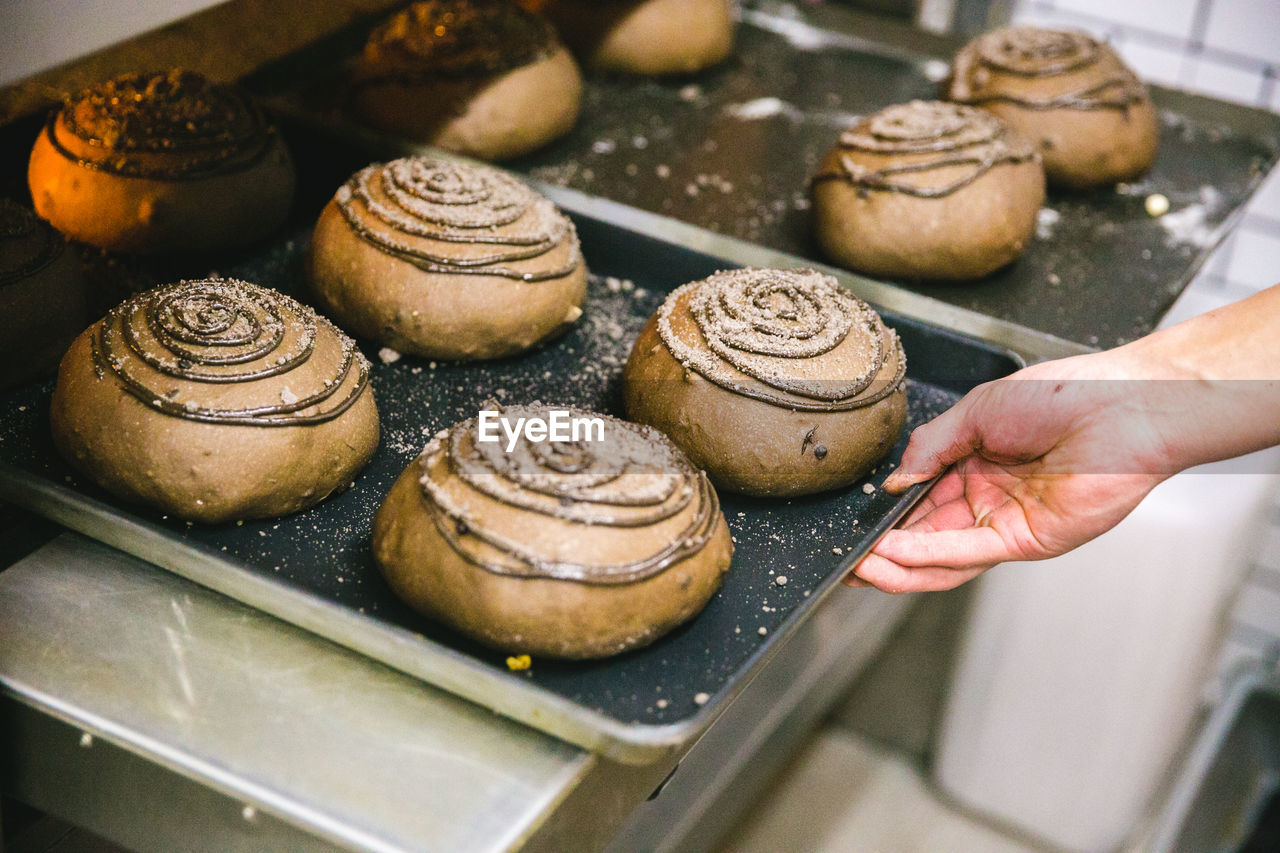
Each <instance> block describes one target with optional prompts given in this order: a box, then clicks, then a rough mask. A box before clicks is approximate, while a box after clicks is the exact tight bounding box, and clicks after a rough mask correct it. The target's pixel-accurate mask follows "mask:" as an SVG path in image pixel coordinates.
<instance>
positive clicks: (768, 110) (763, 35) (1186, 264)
mask: <svg viewBox="0 0 1280 853" xmlns="http://www.w3.org/2000/svg"><path fill="white" fill-rule="evenodd" d="M741 18H742V26H740V27H739V30H738V44H737V49H736V50H735V53H734V56H733V57H732V58H731V59H730V60H729V61H728V62H726V63H724V64H722V65H720V66H718V67H716V68H713V69H710V70H709V71H707V72H705V73H703V74H700V75H697V76H693V77H687V78H676V79H671V80H661V81H655V80H644V79H626V78H618V77H595V78H592V79H590V80H588V82H587V86H586V91H585V96H584V101H583V109H582V115H581V117H580V118H579V120H578V124H577V126H576V127H575V128H574V130H573V131H572V132H571V133H570V134H569V135H568V136H566V137H564V138H563V139H561V140H559V141H557V142H555V143H553V144H551V145H549V146H547V147H546V148H544V149H542V150H541V151H538V152H536V153H534V154H533V155H530V156H527V157H524V158H521V159H519V160H516V161H514V162H512V163H510V164H508V165H509V166H510V167H511V168H513V169H515V170H517V171H520V172H523V173H525V174H527V175H529V176H531V177H533V178H536V179H538V180H540V181H543V182H546V183H550V184H555V185H559V186H564V187H569V188H572V189H575V190H578V191H581V192H584V193H587V194H589V195H591V196H594V197H603V198H608V199H612V200H614V201H617V202H621V203H623V204H626V205H630V206H633V207H637V208H640V209H642V210H646V211H650V212H654V213H659V214H663V215H666V216H669V217H674V218H675V219H678V220H681V221H683V222H688V223H692V224H695V225H698V226H700V227H703V228H706V229H709V230H711V231H714V232H717V233H720V234H723V235H726V236H730V237H735V238H739V239H741V240H745V241H747V242H749V243H753V244H757V245H760V246H765V247H769V248H772V249H775V250H778V251H781V252H785V253H789V254H792V255H797V256H801V257H806V258H811V259H821V254H820V253H819V251H818V249H817V247H816V245H815V244H814V241H813V239H812V236H811V231H812V229H811V227H810V213H809V211H808V208H807V205H808V197H807V195H808V194H807V182H808V180H809V177H810V176H811V175H812V174H813V173H814V171H815V168H816V165H817V163H818V161H819V160H820V159H821V157H822V156H823V155H824V154H825V153H826V152H827V150H828V149H830V148H831V146H832V145H834V144H835V142H836V140H837V137H838V136H839V133H840V131H841V130H842V129H843V128H844V127H846V126H848V125H849V124H851V123H852V122H853V121H854V120H855V119H856V117H857V116H859V115H861V114H865V113H869V112H874V111H875V110H878V109H880V108H882V107H884V106H887V105H888V104H892V103H897V102H901V101H907V100H911V99H913V98H932V97H936V95H937V92H938V81H939V80H941V79H942V78H943V77H944V76H945V74H946V73H947V64H946V62H945V61H942V60H943V59H944V58H949V57H950V55H951V53H952V52H953V51H954V49H955V48H956V47H958V43H956V42H951V41H948V40H945V39H938V38H930V37H927V36H925V35H924V34H920V33H911V34H909V35H907V36H905V37H904V36H902V35H901V33H902V32H903V29H902V28H897V29H895V28H893V27H892V26H886V27H885V28H881V29H884V30H885V31H886V39H887V38H888V34H889V31H892V33H894V34H897V38H896V41H897V42H898V44H896V45H895V44H891V43H890V42H889V41H887V40H880V39H878V38H875V37H872V36H873V34H874V32H876V31H877V30H876V27H874V26H873V25H874V24H875V21H874V20H872V19H870V18H868V17H867V16H859V15H857V14H856V13H852V12H850V11H849V10H847V9H841V8H837V7H834V6H831V5H822V4H813V3H806V4H798V3H778V2H763V0H757V2H747V3H744V7H743V9H742V11H741ZM369 28H370V25H369V24H368V23H362V24H358V25H356V26H353V27H351V28H349V29H347V30H346V31H344V32H343V33H341V34H339V35H337V36H334V37H333V38H331V39H328V40H326V41H325V42H322V43H320V44H318V45H316V46H314V47H312V48H309V49H307V50H304V51H301V52H299V53H297V54H295V55H294V56H292V57H290V58H288V59H286V60H284V61H281V62H278V63H275V64H274V65H273V66H270V67H268V68H266V69H264V70H263V71H262V72H260V73H259V74H257V75H255V77H254V78H253V79H252V80H251V81H250V82H251V84H252V85H254V86H255V87H256V88H257V89H258V90H259V91H260V92H262V93H264V94H267V95H269V96H271V97H272V98H273V99H274V100H275V102H276V103H277V104H278V105H280V106H282V107H284V108H286V109H290V110H292V111H297V112H300V113H309V114H312V115H316V116H327V117H329V118H330V119H335V120H337V121H339V122H347V123H351V122H350V121H349V120H348V119H347V118H346V117H345V116H344V115H343V114H342V111H341V109H340V100H341V93H342V92H343V91H344V80H345V72H344V70H343V68H342V63H343V61H344V60H346V59H348V58H350V57H352V56H354V55H355V54H356V53H357V52H358V51H359V49H360V47H361V45H362V43H363V39H364V36H365V33H366V32H367V31H368V29H369ZM1152 91H1153V95H1154V98H1155V101H1156V104H1157V106H1158V107H1159V108H1160V110H1161V122H1162V140H1161V147H1160V153H1159V156H1158V158H1157V161H1156V164H1155V166H1154V167H1153V169H1152V170H1151V172H1150V173H1149V174H1148V175H1147V176H1146V177H1145V178H1143V179H1142V180H1140V181H1138V182H1135V183H1133V184H1128V185H1121V187H1120V188H1119V189H1112V188H1106V189H1099V190H1097V191H1092V192H1074V193H1072V192H1060V191H1050V193H1049V198H1048V201H1047V202H1046V205H1045V211H1044V212H1043V213H1042V214H1041V219H1040V222H1039V226H1038V229H1037V231H1038V234H1037V239H1035V240H1034V241H1033V242H1032V244H1031V246H1030V247H1029V248H1028V250H1027V252H1026V253H1025V254H1024V255H1023V257H1022V258H1020V259H1019V260H1018V261H1017V262H1015V263H1014V264H1012V265H1011V266H1009V267H1007V268H1005V269H1004V270H1001V271H998V272H996V273H994V274H992V275H990V276H988V277H987V278H984V279H982V280H980V281H977V282H973V283H967V284H964V283H962V284H929V283H921V282H911V281H896V282H893V283H894V284H896V285H898V286H901V287H904V288H908V289H910V290H911V291H914V292H916V293H918V294H922V295H925V296H928V297H930V298H932V299H936V300H940V301H942V302H945V303H948V304H949V305H952V306H956V307H959V308H963V309H967V310H969V311H973V312H976V313H978V314H982V315H986V316H989V317H994V318H998V319H1000V320H1003V321H1006V322H1008V323H1012V324H1016V325H1018V326H1023V327H1028V328H1030V329H1034V330H1037V331H1040V332H1043V333H1047V334H1049V335H1052V336H1054V337H1057V338H1063V339H1067V340H1070V341H1074V342H1077V343H1080V344H1083V345H1085V346H1088V347H1104V348H1105V347H1111V346H1115V345H1118V344H1121V343H1124V342H1126V341H1129V340H1133V339H1134V338H1137V337H1140V336H1142V335H1144V334H1146V333H1148V332H1150V331H1151V330H1152V329H1154V328H1155V326H1156V324H1157V323H1158V322H1159V320H1160V318H1161V317H1162V316H1163V315H1164V314H1165V313H1166V312H1167V311H1168V309H1169V308H1170V306H1171V305H1172V304H1173V302H1174V300H1175V299H1177V297H1178V295H1179V294H1180V293H1181V292H1182V291H1183V290H1184V289H1185V288H1186V286H1187V285H1188V284H1189V283H1190V282H1191V279H1192V278H1193V277H1194V275H1195V273H1196V271H1197V270H1198V269H1199V268H1200V266H1201V264H1202V263H1203V262H1204V260H1205V259H1206V258H1207V257H1208V255H1209V254H1210V252H1211V251H1212V250H1213V248H1214V247H1215V246H1216V245H1217V244H1218V243H1219V242H1220V241H1221V240H1222V238H1223V237H1224V236H1225V235H1226V234H1227V232H1228V231H1229V230H1230V227H1231V226H1232V225H1233V224H1234V220H1235V218H1236V216H1237V215H1238V214H1239V213H1240V212H1241V210H1242V208H1243V206H1244V204H1245V202H1246V201H1247V200H1248V199H1249V197H1250V195H1251V194H1252V193H1253V192H1254V190H1255V189H1256V188H1257V187H1258V186H1259V184H1260V183H1261V181H1262V179H1263V177H1264V176H1265V175H1266V173H1267V172H1268V171H1270V169H1271V168H1272V167H1273V166H1274V165H1275V163H1276V159H1277V155H1278V153H1280V116H1277V115H1275V114H1272V113H1268V112H1265V111H1262V110H1256V109H1251V108H1248V107H1242V106H1236V105H1232V104H1227V103H1224V102H1222V101H1217V100H1214V99H1211V98H1204V97H1199V96H1194V95H1189V94H1187V93H1183V92H1177V91H1172V90H1167V89H1162V88H1160V87H1153V90H1152ZM1153 193H1161V194H1163V195H1164V196H1166V197H1167V198H1168V199H1169V201H1170V204H1171V211H1170V213H1169V214H1167V215H1166V216H1164V217H1162V218H1160V219H1154V218H1152V217H1151V216H1150V215H1148V214H1147V212H1146V209H1145V201H1146V198H1147V196H1148V195H1151V194H1153Z"/></svg>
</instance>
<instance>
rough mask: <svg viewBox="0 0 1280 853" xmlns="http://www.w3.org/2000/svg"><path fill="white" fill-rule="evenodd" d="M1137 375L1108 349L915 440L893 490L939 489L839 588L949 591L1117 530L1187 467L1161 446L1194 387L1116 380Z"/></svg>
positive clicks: (1007, 383) (988, 397) (992, 395)
mask: <svg viewBox="0 0 1280 853" xmlns="http://www.w3.org/2000/svg"><path fill="white" fill-rule="evenodd" d="M1135 372H1138V371H1135V369H1134V366H1133V365H1132V364H1129V363H1127V362H1126V357H1125V356H1117V355H1116V354H1115V352H1114V351H1113V352H1112V353H1102V354H1097V355H1088V356H1081V357H1077V358H1072V359H1066V360H1063V361H1057V362H1046V363H1044V364H1039V365H1036V366H1034V367H1031V368H1028V369H1026V370H1023V371H1020V372H1018V373H1016V374H1014V375H1013V376H1011V377H1008V378H1006V379H1002V380H999V381H996V382H991V383H987V384H986V385H982V386H980V387H978V388H976V389H974V390H973V391H972V392H971V393H969V394H968V395H967V396H965V397H964V398H963V399H962V400H961V401H960V402H959V403H957V404H956V405H955V406H954V407H953V408H952V409H950V410H949V411H947V412H945V413H944V414H943V415H941V416H940V417H938V418H937V419H936V420H934V421H932V422H931V423H928V424H925V425H924V426H922V427H920V428H919V429H917V430H916V431H915V432H914V433H913V434H912V436H911V441H910V443H909V444H908V446H907V450H906V453H905V454H904V455H903V460H902V465H901V466H900V467H899V469H898V470H897V471H895V472H894V473H893V474H892V475H890V477H889V478H888V479H887V480H885V483H884V487H885V489H886V490H888V491H890V492H895V493H896V492H901V491H904V490H905V489H907V488H909V487H910V486H912V485H914V484H916V483H921V482H926V481H928V480H930V479H932V478H934V477H936V476H938V475H939V474H942V478H941V479H940V480H938V482H937V483H935V484H934V486H933V487H932V488H931V489H930V490H929V492H928V493H927V494H926V495H925V496H924V498H923V499H922V500H921V502H920V504H919V505H918V506H916V507H915V508H914V510H913V511H912V512H911V513H910V515H908V516H907V518H906V520H905V521H904V522H903V524H902V526H901V528H900V529H897V530H893V531H890V532H889V533H888V534H887V535H886V536H885V537H884V538H883V539H882V540H881V541H880V542H879V543H878V544H877V545H876V546H875V548H873V549H872V551H871V553H870V554H869V555H867V557H865V558H864V559H863V560H862V562H861V563H859V564H858V566H857V567H856V568H855V569H854V571H853V574H851V575H850V576H849V577H848V578H846V580H845V582H846V583H847V584H849V585H851V586H866V585H870V586H875V587H877V588H878V589H881V590H883V591H885V592H917V591H923V590H942V589H951V588H952V587H955V586H958V585H960V584H962V583H964V582H965V581H968V580H970V579H972V578H974V577H976V576H977V575H979V574H981V573H982V572H984V571H986V570H987V569H989V568H991V567H992V566H994V565H996V564H997V563H1002V562H1005V561H1008V560H1038V559H1044V558H1046V557H1053V556H1056V555H1058V554H1062V553H1065V552H1066V551H1069V550H1071V549H1072V548H1075V547H1077V546H1078V545H1081V544H1083V543H1084V542H1087V541H1088V540H1090V539H1092V538H1094V537H1095V536H1098V535H1099V534H1101V533H1103V532H1105V531H1107V530H1109V529H1111V528H1112V527H1114V526H1115V525H1116V524H1117V523H1119V521H1120V520H1121V519H1123V518H1124V517H1125V516H1126V515H1128V514H1129V512H1130V511H1132V510H1133V508H1134V507H1135V506H1137V505H1138V503H1139V502H1140V501H1141V500H1142V499H1143V498H1144V497H1145V496H1146V495H1147V493H1148V492H1150V491H1151V489H1152V488H1154V487H1155V486H1156V485H1157V484H1158V483H1159V482H1160V481H1161V480H1163V479H1165V478H1166V477H1168V476H1169V475H1171V474H1172V473H1174V472H1175V471H1176V470H1178V469H1179V468H1180V467H1182V463H1181V461H1180V460H1175V459H1173V458H1172V455H1173V454H1174V453H1175V450H1174V448H1173V445H1172V444H1171V442H1170V441H1169V440H1168V437H1167V435H1166V434H1167V433H1168V432H1169V431H1170V430H1169V428H1168V425H1169V424H1170V423H1176V422H1177V420H1178V419H1177V418H1176V417H1175V418H1172V419H1171V418H1168V417H1159V416H1157V413H1159V414H1167V413H1168V412H1170V411H1176V410H1178V409H1179V408H1180V405H1179V404H1180V403H1182V402H1183V401H1184V400H1185V397H1184V395H1185V393H1186V390H1187V389H1186V388H1185V386H1186V385H1187V383H1159V382H1156V383H1152V382H1141V381H1121V380H1122V379H1123V378H1128V377H1132V376H1134V374H1135ZM1179 398H1181V399H1179ZM944 471H945V473H943V472H944Z"/></svg>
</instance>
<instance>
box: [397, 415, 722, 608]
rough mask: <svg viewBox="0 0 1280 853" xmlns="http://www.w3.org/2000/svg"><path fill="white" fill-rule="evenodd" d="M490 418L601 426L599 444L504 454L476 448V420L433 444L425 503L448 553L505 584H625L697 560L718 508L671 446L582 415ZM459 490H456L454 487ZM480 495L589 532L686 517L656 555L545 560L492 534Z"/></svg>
mask: <svg viewBox="0 0 1280 853" xmlns="http://www.w3.org/2000/svg"><path fill="white" fill-rule="evenodd" d="M486 408H490V409H494V410H497V412H498V413H499V416H500V417H504V418H508V419H509V420H510V422H511V423H514V422H515V419H516V418H521V417H525V418H527V417H540V418H544V419H545V418H548V417H549V413H550V412H551V411H552V410H556V411H566V412H568V413H569V415H570V416H571V417H590V418H600V419H601V420H602V421H603V422H604V439H603V440H602V441H589V442H588V441H578V442H553V441H547V442H541V443H534V442H530V441H528V440H527V439H526V438H524V437H523V436H522V437H521V438H520V439H519V442H518V444H517V445H516V447H515V448H514V449H513V451H512V452H510V453H508V452H507V451H506V439H505V437H504V438H503V440H502V441H501V442H481V441H477V430H478V421H477V419H476V418H471V419H470V420H467V421H463V422H462V423H459V424H456V425H454V426H453V427H452V428H451V429H449V430H446V431H444V432H442V433H440V434H439V435H437V436H435V437H434V438H433V439H432V440H431V441H430V442H429V443H428V444H427V446H426V448H425V449H424V450H423V451H422V455H421V456H420V457H419V465H420V466H421V477H420V479H419V482H420V484H421V486H422V494H423V498H424V499H425V502H426V504H427V506H428V507H429V508H430V510H431V513H432V517H433V519H434V521H435V524H436V528H437V529H438V530H439V531H440V534H441V535H442V536H443V537H444V538H445V539H446V541H448V542H449V544H450V545H451V546H452V547H453V549H454V550H455V551H456V552H457V553H458V554H459V555H461V556H462V557H463V558H464V559H466V560H467V561H469V562H471V563H473V564H474V565H477V566H479V567H481V568H483V569H485V570H486V571H490V572H493V573H495V574H500V575H507V576H512V577H528V578H553V579H557V580H570V581H578V582H581V583H588V584H626V583H634V582H637V581H641V580H644V579H646V578H650V577H653V576H655V575H657V574H659V573H660V572H662V571H663V570H665V569H667V568H668V567H670V566H671V565H673V564H675V563H677V562H679V561H681V560H683V559H685V558H686V557H688V556H690V555H692V554H696V553H697V552H699V551H700V550H702V548H703V547H704V546H705V545H706V544H707V542H708V541H709V540H710V539H711V536H712V534H713V533H714V532H715V529H716V524H717V522H718V520H719V518H720V505H719V500H718V499H717V497H716V493H715V490H714V489H712V488H711V485H710V483H709V482H708V480H707V478H706V475H705V474H703V473H702V472H700V471H695V470H694V469H693V467H692V466H691V465H690V464H689V461H688V460H687V459H686V458H685V456H684V454H682V453H681V452H680V451H679V450H678V449H677V448H676V447H675V446H674V445H673V444H671V442H670V441H669V440H668V439H667V438H666V437H665V436H663V435H662V434H661V433H659V432H658V431H657V430H654V429H652V428H650V427H646V426H641V425H639V424H633V423H628V422H626V421H621V420H618V419H616V418H611V417H608V416H607V415H598V414H596V413H594V412H586V411H583V410H581V409H573V408H567V407H551V406H543V405H540V404H537V403H535V404H533V405H530V406H508V407H498V406H496V405H492V406H486ZM459 484H461V485H459ZM469 490H473V491H474V492H478V493H480V495H483V496H484V497H485V498H488V499H491V500H493V501H496V502H497V503H498V504H500V505H501V506H503V507H511V508H515V509H519V510H522V511H524V512H529V513H533V514H534V515H538V516H545V517H547V518H551V519H556V520H557V521H558V522H563V523H568V524H572V525H582V526H584V527H589V528H591V529H592V530H599V529H600V528H616V529H618V530H619V532H620V533H621V532H622V531H624V530H630V531H635V530H638V529H643V528H647V527H651V526H654V525H660V524H663V523H665V522H668V521H671V520H672V519H676V518H677V517H679V516H681V515H686V516H687V517H688V520H687V522H686V523H685V524H684V525H683V526H682V527H681V528H679V529H676V530H672V531H671V533H670V535H669V536H666V537H659V539H658V544H657V546H656V550H654V551H653V553H649V554H645V555H643V556H640V557H638V558H636V559H633V560H626V561H622V562H594V563H593V562H590V561H588V560H566V559H557V558H554V557H548V556H547V555H545V554H543V553H540V552H539V551H538V550H537V548H536V546H531V545H530V544H529V543H528V542H526V541H520V540H518V539H516V538H513V537H512V536H511V535H510V534H509V533H507V532H504V531H501V530H497V529H494V527H493V525H492V524H491V523H489V521H488V519H486V517H485V514H484V513H483V500H481V501H477V500H476V499H475V498H474V497H473V496H470V495H468V491H469Z"/></svg>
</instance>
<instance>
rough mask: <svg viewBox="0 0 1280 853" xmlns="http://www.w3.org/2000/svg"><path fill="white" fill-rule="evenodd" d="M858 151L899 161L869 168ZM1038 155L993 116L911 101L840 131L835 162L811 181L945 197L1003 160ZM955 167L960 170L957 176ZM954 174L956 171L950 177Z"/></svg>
mask: <svg viewBox="0 0 1280 853" xmlns="http://www.w3.org/2000/svg"><path fill="white" fill-rule="evenodd" d="M858 155H872V156H874V155H885V156H889V157H895V158H899V162H895V163H892V164H890V165H885V166H882V167H880V168H872V167H870V166H867V165H865V164H864V163H863V162H860V159H866V158H859V157H858ZM1038 156H1039V155H1038V154H1037V153H1036V151H1035V149H1034V148H1033V147H1032V146H1031V145H1030V144H1029V143H1028V142H1026V141H1024V140H1022V139H1021V138H1020V137H1018V136H1016V135H1015V134H1014V133H1013V132H1012V131H1011V130H1010V128H1009V127H1008V126H1007V125H1006V124H1005V123H1004V122H1002V121H1001V120H1000V119H998V118H996V117H995V116H993V115H991V114H989V113H985V112H983V111H982V110H978V109H975V108H973V107H967V106H963V105H960V104H947V103H942V102H940V101H912V102H911V103H908V104H897V105H894V106H891V107H887V108H886V109H883V110H881V111H880V112H878V113H876V114H875V115H873V116H871V117H870V118H868V119H864V120H863V121H861V122H859V123H858V124H857V125H855V126H853V127H852V128H850V129H849V130H846V131H845V132H844V133H843V134H842V135H841V136H840V156H839V165H838V168H835V169H828V170H824V171H822V172H820V173H818V174H817V175H816V176H815V177H814V181H815V182H818V181H828V180H840V181H847V182H849V183H851V184H853V185H854V186H855V187H859V188H861V189H866V190H879V191H884V192H896V193H902V194H904V195H911V196H916V197H918V198H944V197H946V196H949V195H951V194H952V193H954V192H957V191H958V190H961V189H963V188H965V187H967V186H969V185H970V184H972V183H973V182H974V181H976V180H978V179H979V178H981V177H982V176H983V175H985V174H986V173H987V172H990V171H991V170H992V169H994V168H995V167H996V166H999V165H1002V164H1011V165H1012V164H1018V163H1027V162H1031V161H1032V160H1035V159H1036V158H1037V157H1038ZM956 167H963V169H964V171H963V172H962V173H961V174H959V175H958V176H956V172H955V170H956ZM933 172H942V174H943V177H944V180H945V182H944V183H941V184H937V185H932V184H930V183H927V182H917V181H910V180H906V181H904V180H901V177H902V176H904V175H912V176H922V175H928V174H930V173H933ZM952 176H955V177H952Z"/></svg>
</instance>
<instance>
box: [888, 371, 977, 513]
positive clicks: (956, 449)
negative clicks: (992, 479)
mask: <svg viewBox="0 0 1280 853" xmlns="http://www.w3.org/2000/svg"><path fill="white" fill-rule="evenodd" d="M977 393H978V389H975V390H974V391H971V392H969V394H968V395H966V396H965V397H964V398H963V399H962V400H960V402H958V403H956V404H955V405H954V406H952V407H951V408H950V409H948V410H947V411H945V412H943V413H942V414H941V415H939V416H938V417H936V418H934V419H933V420H932V421H930V422H929V423H927V424H923V425H921V426H919V427H917V428H916V429H915V431H914V432H912V433H911V440H910V441H908V442H907V449H906V451H904V452H903V454H902V464H901V465H899V466H898V469H897V470H896V471H894V472H893V473H892V474H890V475H889V476H888V477H887V478H885V481H884V488H885V490H886V491H889V492H894V493H897V492H904V491H906V490H907V489H909V488H911V487H912V486H914V485H915V484H916V483H924V482H927V481H929V480H932V479H933V478H934V477H936V476H938V475H939V474H941V473H942V472H943V471H945V470H947V468H949V467H950V466H951V465H952V464H953V463H955V462H956V461H958V460H960V459H963V458H964V457H966V456H968V455H969V454H971V453H973V451H974V450H976V449H977V448H978V447H979V446H980V444H981V436H980V435H979V434H978V431H977V430H976V429H975V428H974V426H973V425H972V422H971V418H969V417H968V413H969V410H970V409H971V408H972V407H973V397H974V395H975V394H977Z"/></svg>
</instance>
